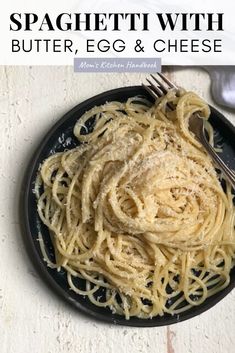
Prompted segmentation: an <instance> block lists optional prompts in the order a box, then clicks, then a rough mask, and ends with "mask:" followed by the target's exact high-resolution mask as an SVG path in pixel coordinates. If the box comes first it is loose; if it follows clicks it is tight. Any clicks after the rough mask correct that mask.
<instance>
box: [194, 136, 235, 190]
mask: <svg viewBox="0 0 235 353" xmlns="http://www.w3.org/2000/svg"><path fill="white" fill-rule="evenodd" d="M200 142H201V143H202V145H203V146H204V147H205V149H206V150H207V152H208V153H209V155H210V156H211V158H212V159H213V161H214V162H215V163H216V164H217V166H218V167H220V169H221V170H222V171H223V173H224V175H225V177H226V178H227V180H228V181H229V182H230V184H231V185H232V187H233V189H234V190H235V173H234V172H233V171H232V170H231V169H230V168H229V167H228V166H227V165H226V164H225V163H224V161H223V160H222V159H221V158H220V157H219V155H218V154H217V153H216V152H215V150H214V148H213V147H212V146H211V145H210V144H209V142H208V141H207V139H206V136H205V133H204V131H203V132H202V133H201V135H200Z"/></svg>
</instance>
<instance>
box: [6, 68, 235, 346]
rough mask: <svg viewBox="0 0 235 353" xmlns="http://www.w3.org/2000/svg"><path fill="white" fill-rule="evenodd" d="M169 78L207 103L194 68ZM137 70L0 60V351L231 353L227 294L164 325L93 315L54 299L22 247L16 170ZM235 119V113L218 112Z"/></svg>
mask: <svg viewBox="0 0 235 353" xmlns="http://www.w3.org/2000/svg"><path fill="white" fill-rule="evenodd" d="M171 75H172V77H173V78H174V80H175V81H176V82H178V83H179V84H180V83H181V84H182V85H183V86H185V87H186V88H188V89H192V90H195V91H197V92H198V93H199V94H200V95H202V96H203V97H204V98H205V99H207V100H208V101H209V102H210V95H209V78H208V75H207V73H205V72H204V71H202V70H200V69H190V68H188V69H187V70H181V69H177V70H176V71H175V72H174V73H172V70H171ZM143 79H144V75H138V74H132V75H131V74H128V75H127V74H115V75H113V74H112V75H107V74H96V75H94V74H74V73H73V69H72V68H71V67H31V68H30V67H0V83H1V84H0V119H1V120H0V121H1V129H0V149H1V153H0V168H1V169H0V195H1V198H0V229H1V232H0V352H1V353H15V352H17V353H27V352H34V353H55V352H56V353H62V352H63V353H68V352H76V353H101V352H104V353H111V352H114V353H116V352H124V353H126V352H143V353H147V352H160V353H161V352H164V353H190V352H193V353H201V352H203V353H212V352H213V353H219V352H221V353H222V352H223V353H232V352H233V351H234V350H233V349H234V346H235V336H234V332H233V331H234V330H233V329H234V324H235V311H234V298H235V292H233V293H231V294H229V295H228V296H227V297H226V298H225V299H224V300H222V301H221V302H220V303H219V304H217V305H216V306H215V307H214V308H212V309H211V310H209V311H208V312H205V313H203V314H202V315H200V316H198V317H196V318H193V319H191V320H189V321H186V322H182V323H178V324H176V325H172V326H170V327H168V328H167V327H161V328H128V327H120V326H110V325H107V324H103V323H100V322H96V321H94V320H92V319H90V318H89V317H85V316H84V315H82V314H80V313H79V312H77V311H75V310H73V309H72V308H71V307H69V306H68V305H66V304H65V303H64V302H63V301H62V300H60V299H58V297H57V296H56V295H54V294H53V292H52V291H51V290H49V289H48V288H47V286H46V285H45V284H44V282H43V281H42V280H41V279H40V278H39V276H38V274H37V273H36V272H35V270H34V268H33V267H32V265H31V262H30V261H29V259H28V256H27V254H26V251H25V249H24V246H23V242H22V238H21V232H20V221H21V220H20V218H19V215H18V198H19V191H20V185H21V182H22V175H23V172H24V170H25V168H26V165H27V163H28V161H29V158H30V156H31V154H32V151H33V150H34V149H35V148H36V146H37V145H38V143H39V142H40V140H41V139H42V137H43V135H44V134H45V133H46V132H47V130H48V129H49V128H50V127H51V126H52V125H53V124H54V123H55V122H56V121H57V120H58V118H60V117H61V116H62V115H63V114H64V113H65V112H66V111H67V110H69V109H70V108H72V107H73V106H74V105H75V104H77V103H79V102H81V101H83V100H84V99H86V98H88V97H90V96H92V95H94V94H97V93H100V92H102V91H105V90H108V89H111V88H115V87H120V86H123V85H125V86H126V85H135V84H140V83H141V82H142V80H143ZM224 113H226V116H227V117H228V118H229V119H231V120H232V121H233V123H235V115H234V114H232V113H231V112H228V111H224Z"/></svg>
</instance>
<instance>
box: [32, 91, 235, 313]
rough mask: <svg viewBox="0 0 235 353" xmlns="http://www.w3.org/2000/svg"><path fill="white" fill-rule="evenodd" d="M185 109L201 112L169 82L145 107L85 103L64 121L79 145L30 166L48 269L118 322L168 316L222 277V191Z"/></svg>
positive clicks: (226, 264)
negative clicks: (87, 106)
mask: <svg viewBox="0 0 235 353" xmlns="http://www.w3.org/2000/svg"><path fill="white" fill-rule="evenodd" d="M169 103H171V104H173V105H174V107H175V109H174V110H173V111H169V110H168V108H167V105H168V104H169ZM194 112H200V114H201V116H202V117H203V118H204V119H205V120H206V119H207V118H208V117H209V114H210V111H209V107H208V105H207V104H206V103H205V102H204V101H202V100H201V98H199V97H198V96H197V95H196V94H194V93H191V92H183V91H182V92H181V93H180V96H177V94H176V92H175V91H174V90H172V91H170V92H168V94H167V95H166V96H164V97H162V98H160V99H159V100H158V101H157V102H156V104H155V105H151V104H150V103H149V102H148V101H147V100H145V99H144V98H140V97H133V98H129V99H128V100H127V101H126V102H125V103H120V102H110V103H106V104H104V105H102V106H99V107H94V108H93V109H91V110H89V111H88V112H86V113H85V114H84V115H83V116H82V117H81V118H80V119H79V120H78V122H77V123H76V125H75V127H74V134H75V136H76V137H77V139H78V140H79V141H80V142H81V144H80V145H79V146H78V147H77V148H74V149H72V150H69V151H65V152H62V153H56V154H53V155H52V156H50V157H48V158H47V159H46V160H45V161H44V163H43V165H42V166H41V169H40V173H39V177H38V180H37V185H36V186H37V188H36V189H37V195H38V213H39V216H40V218H41V220H42V221H43V223H44V224H45V225H46V226H47V227H48V229H49V230H50V234H51V238H52V242H53V245H54V249H55V257H56V261H55V263H52V262H51V260H50V259H49V257H48V256H47V252H46V249H45V245H44V242H43V238H42V236H41V235H39V241H40V245H41V249H42V251H43V256H44V258H45V260H46V261H47V263H48V266H51V267H54V268H57V269H58V270H60V269H61V268H63V269H65V270H66V272H67V279H68V284H69V286H70V288H71V289H72V290H73V291H74V292H76V293H78V294H80V295H85V296H87V297H88V298H89V300H90V301H91V302H92V303H93V304H95V305H97V306H100V307H109V308H110V309H111V310H112V311H113V312H115V313H117V314H120V315H125V317H126V319H129V318H130V317H131V316H137V317H139V318H152V317H154V316H157V315H164V313H170V314H179V313H181V312H183V311H185V310H187V309H189V308H191V307H193V306H196V305H200V304H201V303H203V302H204V301H205V299H206V298H208V297H209V296H211V295H213V294H215V293H217V292H218V291H221V290H222V289H223V288H225V287H226V286H227V285H228V284H229V280H230V276H229V273H230V270H231V268H232V267H233V258H234V250H235V242H234V236H235V232H234V219H235V212H234V205H233V195H232V190H231V187H230V185H229V184H228V183H225V184H226V186H225V188H224V189H223V188H222V186H221V183H220V181H219V179H218V176H217V173H216V170H215V167H214V166H213V164H212V161H211V159H210V157H209V156H208V154H207V153H206V151H205V150H204V148H203V147H202V145H201V144H200V143H199V142H198V141H197V140H196V139H195V137H194V136H193V134H192V133H191V132H190V131H189V129H188V120H189V118H190V117H191V116H192V114H193V113H194ZM89 126H92V129H90V128H89V131H88V127H89ZM211 131H212V130H211V129H210V130H209V133H210V135H211ZM211 140H212V136H211ZM81 279H83V280H81ZM84 283H85V285H84Z"/></svg>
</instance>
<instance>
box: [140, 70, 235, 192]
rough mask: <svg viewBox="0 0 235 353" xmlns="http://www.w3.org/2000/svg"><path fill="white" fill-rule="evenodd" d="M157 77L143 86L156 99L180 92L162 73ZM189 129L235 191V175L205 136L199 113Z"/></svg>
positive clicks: (192, 120)
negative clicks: (174, 91) (170, 92)
mask: <svg viewBox="0 0 235 353" xmlns="http://www.w3.org/2000/svg"><path fill="white" fill-rule="evenodd" d="M157 75H158V76H157V77H156V76H153V75H150V76H151V78H152V81H150V80H149V79H146V80H147V82H148V83H149V86H147V85H144V84H143V85H142V86H143V87H144V89H145V90H146V91H148V92H149V93H150V94H151V96H152V97H153V98H154V99H157V98H159V97H162V96H163V95H165V94H166V93H167V92H168V91H169V90H171V89H175V90H179V87H177V86H176V85H175V84H174V83H173V82H171V81H170V80H169V79H168V78H167V77H166V76H164V75H163V74H162V73H157ZM167 106H168V108H169V109H170V110H173V109H174V106H173V105H172V104H171V103H168V105H167ZM189 129H190V131H191V132H193V133H194V135H195V136H196V138H197V139H198V140H199V142H201V144H202V145H203V146H204V148H205V149H206V150H207V152H208V153H209V155H210V156H211V158H212V159H213V161H214V162H215V163H216V165H217V166H218V167H219V168H220V169H221V170H222V171H223V173H224V176H225V177H226V179H227V180H228V181H229V182H230V183H231V185H232V187H233V189H235V173H234V172H233V171H232V170H231V169H230V168H229V167H228V166H227V165H226V164H225V163H224V161H223V160H222V159H221V158H220V157H219V155H218V154H217V153H216V152H215V150H214V148H213V147H212V146H211V145H210V144H209V142H208V140H207V138H206V135H205V129H204V124H203V119H201V118H200V115H199V114H198V113H195V114H193V115H192V117H191V118H190V119H189Z"/></svg>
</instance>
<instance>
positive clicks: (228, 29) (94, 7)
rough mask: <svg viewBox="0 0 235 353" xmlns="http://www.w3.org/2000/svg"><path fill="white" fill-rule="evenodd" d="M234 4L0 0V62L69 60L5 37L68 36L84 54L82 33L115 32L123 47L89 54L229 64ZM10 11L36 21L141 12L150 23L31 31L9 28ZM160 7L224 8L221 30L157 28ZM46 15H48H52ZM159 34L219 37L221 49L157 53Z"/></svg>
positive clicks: (234, 61)
mask: <svg viewBox="0 0 235 353" xmlns="http://www.w3.org/2000/svg"><path fill="white" fill-rule="evenodd" d="M234 10H235V5H234V1H232V0H223V1H222V0H197V1H188V0H180V1H179V0H168V1H166V0H164V1H159V0H158V1H155V0H145V1H143V0H135V1H134V0H128V1H127V0H118V1H116V0H115V1H114V0H106V1H105V0H79V1H76V0H66V1H61V0H60V1H58V0H57V1H56V0H51V1H48V0H40V1H32V0H30V1H29V0H24V1H22V0H11V1H2V2H1V5H0V33H1V36H0V42H1V50H0V64H4V65H10V64H12V65H36V64H37V65H39V64H41V65H46V64H50V65H56V64H57V65H73V57H74V54H73V53H68V54H63V53H55V54H45V53H44V52H41V53H39V54H38V53H11V39H13V38H17V39H23V38H24V39H30V38H37V39H38V38H71V39H72V40H74V42H76V43H78V49H79V52H78V54H77V56H79V57H86V56H88V55H87V53H86V45H85V44H86V39H87V38H94V39H96V40H97V41H98V40H99V39H103V38H107V39H109V40H110V41H112V40H115V39H117V38H119V37H120V38H122V39H124V40H125V41H126V44H127V48H126V50H125V51H124V52H123V53H120V54H117V53H115V52H108V53H106V54H104V53H99V52H96V53H94V54H89V56H94V57H105V56H106V57H108V56H109V57H117V56H118V55H119V56H122V57H140V56H143V57H151V56H152V57H159V56H161V57H162V64H164V65H166V64H167V65H235V21H234V12H235V11H234ZM13 12H22V13H24V12H34V13H37V15H38V16H39V17H40V19H41V21H42V18H43V16H44V14H45V13H46V12H48V13H49V14H52V15H53V16H55V15H58V14H59V13H61V12H68V13H74V12H78V13H79V12H88V13H89V12H91V13H94V12H98V13H100V12H105V13H112V12H119V13H120V12H122V13H127V12H137V13H138V12H142V13H143V12H147V13H150V14H151V15H150V27H151V30H150V31H149V32H139V31H137V32H128V31H127V30H126V28H125V26H124V27H123V30H122V31H121V32H110V31H108V32H74V33H70V32H61V31H57V32H53V33H52V32H47V31H46V32H38V31H37V25H35V31H32V32H23V31H22V32H21V31H19V32H12V31H11V32H10V31H9V25H10V20H9V16H10V14H11V13H13ZM156 12H160V13H165V12H173V13H175V12H179V13H185V12H189V13H195V12H199V13H212V12H213V13H216V12H218V13H221V12H223V13H224V32H220V31H219V32H216V31H215V32H206V31H201V32H198V31H197V32H193V31H188V32H185V31H184V32H181V31H179V30H176V31H174V32H171V31H165V32H162V31H160V29H159V26H158V25H157V21H156V22H155V20H156V18H155V13H156ZM53 16H52V18H54V17H53ZM159 38H163V39H164V38H165V39H166V38H178V39H179V38H189V39H190V38H194V39H197V38H199V39H204V38H210V39H213V38H221V39H222V40H223V52H222V53H213V52H211V53H193V54H190V53H189V54H187V53H169V54H167V53H166V52H164V53H163V54H160V53H157V52H155V51H154V50H153V46H152V44H153V42H154V41H155V40H156V39H159ZM136 39H142V41H143V43H144V46H145V52H144V53H139V54H137V53H135V52H134V50H133V47H134V44H135V41H136Z"/></svg>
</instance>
